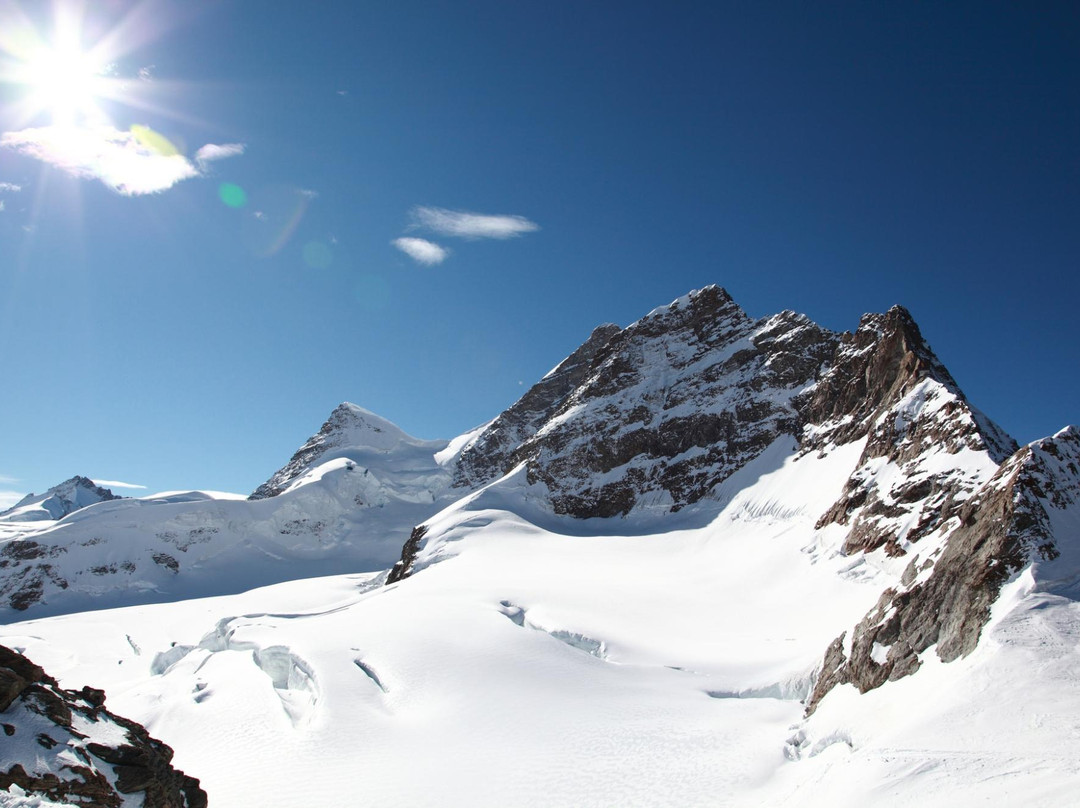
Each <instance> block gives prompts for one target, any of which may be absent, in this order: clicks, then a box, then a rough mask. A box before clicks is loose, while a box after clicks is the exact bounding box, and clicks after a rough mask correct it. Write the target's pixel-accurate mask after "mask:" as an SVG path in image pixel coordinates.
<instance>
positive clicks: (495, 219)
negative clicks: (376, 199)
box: [411, 205, 540, 239]
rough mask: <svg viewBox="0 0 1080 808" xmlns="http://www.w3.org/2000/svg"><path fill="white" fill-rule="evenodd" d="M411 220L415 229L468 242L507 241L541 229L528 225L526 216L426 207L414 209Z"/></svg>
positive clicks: (537, 226)
mask: <svg viewBox="0 0 1080 808" xmlns="http://www.w3.org/2000/svg"><path fill="white" fill-rule="evenodd" d="M411 218H412V226H413V227H418V228H423V229H425V230H430V231H432V232H434V233H438V234H439V235H443V236H454V237H456V238H467V239H479V238H497V239H507V238H514V237H516V236H520V235H523V234H525V233H532V232H534V231H536V230H539V229H540V225H538V224H536V222H531V221H529V220H528V219H526V218H525V217H524V216H512V215H509V214H497V215H492V214H487V213H472V212H470V211H466V210H449V209H447V208H432V207H427V206H423V205H420V206H417V207H415V208H413V209H412V212H411Z"/></svg>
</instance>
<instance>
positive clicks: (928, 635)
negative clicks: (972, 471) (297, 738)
mask: <svg viewBox="0 0 1080 808" xmlns="http://www.w3.org/2000/svg"><path fill="white" fill-rule="evenodd" d="M1078 504H1080V431H1078V430H1077V429H1076V428H1075V427H1069V428H1067V429H1065V430H1063V431H1061V432H1059V433H1058V434H1057V435H1055V436H1053V437H1051V438H1045V439H1043V440H1041V441H1036V442H1035V443H1032V444H1031V445H1029V446H1025V447H1024V448H1022V449H1020V450H1019V451H1017V452H1016V453H1015V454H1014V455H1013V456H1012V457H1011V458H1009V459H1008V460H1007V461H1006V462H1005V463H1004V464H1003V465H1002V466H1001V468H1000V469H999V470H998V472H997V474H995V475H994V476H993V478H992V479H990V480H989V481H988V482H987V483H986V484H985V485H983V486H982V487H981V488H980V489H979V490H978V491H977V492H976V493H975V494H974V495H973V496H971V497H970V498H969V499H968V500H967V502H966V503H965V504H964V505H963V507H961V508H960V509H959V511H958V513H957V514H956V515H955V518H953V519H952V521H951V523H950V524H952V525H953V526H952V528H951V529H950V530H949V531H948V533H947V536H946V538H945V540H944V541H943V542H942V543H941V544H940V546H939V550H938V552H937V553H934V554H932V555H931V557H929V558H926V559H924V560H921V561H920V560H919V559H913V560H912V561H911V563H910V564H909V565H908V567H907V569H906V570H905V572H904V575H903V578H902V580H901V585H900V586H898V587H895V588H889V589H886V590H885V592H883V593H882V595H881V598H880V600H879V601H878V603H877V605H876V606H875V607H874V608H873V609H872V610H871V611H870V613H869V614H867V615H866V617H864V618H863V620H862V621H861V622H860V623H859V624H858V625H857V626H855V628H854V629H853V631H852V636H851V641H850V642H845V641H846V639H847V637H846V634H845V635H841V636H840V637H837V638H836V639H835V640H834V641H833V642H832V644H831V645H830V646H829V648H828V650H827V652H826V654H825V660H824V663H823V666H822V670H821V673H820V675H819V677H818V679H817V682H816V685H815V687H814V691H813V693H812V694H811V697H810V700H809V702H808V706H807V710H808V712H813V710H814V709H815V708H816V707H817V705H818V704H819V703H820V701H821V699H822V698H824V697H825V695H826V694H827V693H828V692H829V691H830V690H832V689H833V688H834V687H836V686H837V685H839V684H846V683H850V684H853V685H855V686H856V687H857V688H858V689H859V691H860V692H864V693H865V692H866V691H868V690H871V689H873V688H875V687H878V686H880V685H881V684H883V683H884V682H886V681H889V680H896V679H899V678H902V677H904V676H907V675H909V674H911V673H913V672H915V671H916V670H918V668H919V666H920V664H921V662H920V660H919V654H921V653H923V652H924V651H926V650H927V649H929V648H930V647H931V646H936V652H937V655H938V656H939V657H940V658H941V659H942V660H943V661H946V662H949V661H952V660H954V659H957V658H959V657H961V656H965V655H967V654H969V653H971V651H973V650H974V649H975V646H976V644H977V643H978V641H979V637H980V634H981V632H982V629H983V627H984V626H985V625H986V623H987V621H988V620H989V619H990V608H991V606H992V605H993V603H994V601H995V600H996V599H997V597H998V594H999V592H1000V590H1001V587H1002V586H1003V585H1004V584H1005V582H1006V581H1008V579H1009V578H1010V576H1012V575H1013V574H1015V573H1017V572H1019V571H1020V570H1021V569H1023V568H1025V567H1026V566H1027V565H1028V564H1030V563H1032V562H1036V563H1038V562H1040V561H1042V562H1052V561H1054V560H1056V559H1057V558H1058V557H1059V556H1060V555H1061V550H1060V549H1059V542H1061V541H1065V542H1067V543H1070V544H1071V545H1075V544H1076V543H1077V541H1078V540H1080V537H1077V536H1071V535H1066V536H1062V535H1057V534H1056V531H1055V530H1054V522H1055V521H1059V520H1061V516H1062V515H1063V514H1064V513H1066V512H1070V511H1071V512H1072V514H1073V515H1074V518H1075V514H1076V511H1077V509H1078ZM1071 561H1072V565H1071V566H1070V568H1069V571H1070V575H1069V576H1066V584H1067V585H1075V580H1074V578H1075V573H1076V572H1078V571H1080V570H1077V569H1075V566H1076V563H1075V562H1076V559H1071Z"/></svg>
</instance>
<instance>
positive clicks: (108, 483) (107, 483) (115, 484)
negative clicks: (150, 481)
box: [94, 477, 146, 488]
mask: <svg viewBox="0 0 1080 808" xmlns="http://www.w3.org/2000/svg"><path fill="white" fill-rule="evenodd" d="M94 485H100V486H103V487H105V488H146V486H145V485H136V484H135V483H122V482H120V481H119V480H99V479H97V478H96V477H95V478H94Z"/></svg>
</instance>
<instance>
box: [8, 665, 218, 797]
mask: <svg viewBox="0 0 1080 808" xmlns="http://www.w3.org/2000/svg"><path fill="white" fill-rule="evenodd" d="M0 728H2V729H3V732H4V743H3V745H2V746H0V789H4V790H5V791H6V790H8V789H9V788H10V787H11V786H13V785H14V786H18V787H19V788H20V789H21V790H22V791H23V792H24V794H26V795H28V796H38V797H42V798H45V799H48V800H51V801H54V802H59V801H63V802H64V803H65V804H66V803H74V804H77V805H95V806H101V808H114V807H117V806H122V805H125V804H129V801H128V798H127V796H126V795H139V796H140V797H141V801H140V802H139V804H140V805H142V806H144V808H205V806H206V805H207V797H206V792H205V791H203V790H202V788H200V786H199V781H198V780H197V779H195V778H194V777H190V776H189V775H186V774H184V773H183V772H181V771H178V770H176V769H174V768H173V767H172V765H171V764H170V761H171V760H172V756H173V750H172V749H170V748H169V747H168V746H167V745H165V744H164V743H162V742H161V741H158V740H155V739H154V738H151V737H150V735H149V733H147V731H146V729H145V728H144V727H142V726H141V725H140V724H137V723H135V722H134V721H129V720H127V719H125V718H122V717H120V716H118V715H115V714H113V713H111V712H109V711H108V710H107V709H105V694H104V693H103V692H102V691H100V690H96V689H94V688H91V687H83V688H82V689H81V690H64V689H62V688H61V687H60V686H59V685H58V684H57V682H56V680H55V679H53V678H52V677H51V676H49V675H48V674H47V673H45V671H44V670H42V669H41V668H40V667H38V666H37V665H35V664H34V663H33V662H31V661H30V660H29V659H27V658H26V657H24V656H23V655H22V654H19V653H17V652H15V651H13V650H11V649H10V648H8V647H6V646H3V645H0ZM35 804H36V803H35Z"/></svg>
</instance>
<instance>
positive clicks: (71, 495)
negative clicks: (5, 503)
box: [0, 477, 121, 523]
mask: <svg viewBox="0 0 1080 808" xmlns="http://www.w3.org/2000/svg"><path fill="white" fill-rule="evenodd" d="M114 499H121V497H118V496H116V494H114V493H113V492H112V491H110V490H109V489H108V488H102V487H101V486H99V485H98V484H97V483H95V482H94V481H93V480H89V479H87V478H86V477H72V478H71V479H70V480H64V482H62V483H60V484H59V485H54V486H53V487H52V488H50V489H49V490H48V491H46V492H45V493H44V494H27V495H26V496H25V497H23V498H22V499H20V500H19V501H18V502H16V503H15V504H14V505H13V506H12V507H10V508H8V509H7V510H6V511H3V512H0V522H9V523H10V522H46V521H50V522H54V521H56V520H58V519H63V518H64V517H65V516H67V515H68V514H69V513H72V512H74V511H77V510H79V509H80V508H85V507H87V506H88V505H93V504H94V503H97V502H108V501H110V500H114Z"/></svg>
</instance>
